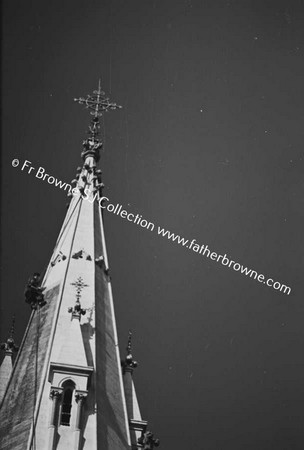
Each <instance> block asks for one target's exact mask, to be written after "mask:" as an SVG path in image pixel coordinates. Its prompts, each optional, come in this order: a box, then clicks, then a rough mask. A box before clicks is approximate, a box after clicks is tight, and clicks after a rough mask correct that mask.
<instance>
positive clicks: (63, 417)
mask: <svg viewBox="0 0 304 450" xmlns="http://www.w3.org/2000/svg"><path fill="white" fill-rule="evenodd" d="M62 387H63V393H62V404H61V413H60V425H63V426H66V427H69V426H70V421H71V410H72V402H73V392H74V390H75V383H73V381H72V380H67V381H65V382H64V383H63V385H62Z"/></svg>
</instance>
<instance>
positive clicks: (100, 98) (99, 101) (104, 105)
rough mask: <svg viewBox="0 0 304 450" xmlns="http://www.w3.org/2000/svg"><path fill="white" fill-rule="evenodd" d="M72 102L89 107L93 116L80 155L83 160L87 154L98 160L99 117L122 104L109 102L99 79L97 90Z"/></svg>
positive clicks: (100, 144) (99, 146) (100, 145)
mask: <svg viewBox="0 0 304 450" xmlns="http://www.w3.org/2000/svg"><path fill="white" fill-rule="evenodd" d="M74 102H77V103H79V104H81V105H85V107H86V108H87V109H90V114H91V115H92V116H94V117H93V119H92V120H91V124H90V125H89V132H88V133H89V139H86V140H84V141H83V143H82V145H83V147H84V150H83V152H82V154H81V156H82V158H83V160H84V161H85V159H86V157H87V156H93V157H94V158H95V160H96V161H98V159H99V149H100V148H101V147H102V142H100V141H99V139H97V136H98V135H99V130H100V122H99V117H101V116H102V114H103V112H107V111H109V110H110V109H113V110H114V109H121V108H122V106H120V105H117V103H112V102H110V99H109V98H108V97H106V94H105V92H104V91H102V90H101V83H100V79H99V82H98V90H97V91H93V94H92V95H90V94H88V95H87V97H86V98H84V97H79V98H74Z"/></svg>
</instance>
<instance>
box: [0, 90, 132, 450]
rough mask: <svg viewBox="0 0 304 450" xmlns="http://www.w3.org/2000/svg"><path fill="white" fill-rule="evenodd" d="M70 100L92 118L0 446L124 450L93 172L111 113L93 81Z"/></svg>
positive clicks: (127, 444) (124, 423) (3, 417)
mask: <svg viewBox="0 0 304 450" xmlns="http://www.w3.org/2000/svg"><path fill="white" fill-rule="evenodd" d="M77 101H78V102H79V103H82V104H85V106H86V107H87V108H89V109H90V110H91V113H92V116H93V117H92V121H91V124H90V126H89V136H88V138H87V139H85V140H84V141H83V151H82V154H81V156H82V159H83V165H82V167H79V168H78V169H77V174H76V178H75V180H73V190H71V192H70V193H69V199H70V202H69V208H68V211H67V214H66V217H65V220H64V222H63V225H62V228H61V231H60V233H59V236H58V239H57V242H56V244H55V247H54V251H53V254H52V257H51V260H50V262H49V265H48V267H47V270H46V273H45V275H44V278H43V280H42V281H41V286H43V288H41V289H43V294H42V291H41V293H40V291H39V295H42V296H43V302H37V305H36V302H35V306H36V307H35V308H33V309H32V312H31V317H30V320H29V324H28V327H27V330H26V332H25V336H24V338H23V342H22V345H21V348H20V351H19V353H18V357H17V359H16V362H15V365H14V367H13V371H12V375H11V378H10V382H9V384H8V387H7V390H6V393H5V397H4V399H3V405H2V409H1V414H0V422H1V429H2V436H1V439H0V447H1V449H2V450H25V449H26V450H31V449H33V450H34V449H35V450H36V449H45V450H61V449H67V448H69V449H75V450H76V449H77V450H97V449H103V450H126V449H128V450H129V449H131V438H130V426H129V418H128V413H127V406H126V400H125V392H124V386H123V375H122V370H121V363H120V355H119V348H118V340H117V331H116V321H115V314H114V304H113V296H112V287H111V279H110V276H109V263H108V256H107V250H106V244H105V234H104V225H103V217H102V210H101V205H102V203H101V201H102V188H103V184H102V180H101V170H100V169H97V162H98V160H99V150H100V148H101V147H102V142H101V141H100V140H99V138H98V135H99V117H100V115H101V114H102V113H103V112H104V111H108V110H109V109H117V108H120V107H119V106H118V105H116V104H115V103H111V102H110V101H109V99H108V98H106V97H105V94H104V92H102V91H101V87H100V83H99V87H98V90H97V91H94V92H93V94H92V95H89V96H87V98H80V99H77ZM31 287H32V285H31ZM34 287H35V286H34ZM41 289H40V290H41Z"/></svg>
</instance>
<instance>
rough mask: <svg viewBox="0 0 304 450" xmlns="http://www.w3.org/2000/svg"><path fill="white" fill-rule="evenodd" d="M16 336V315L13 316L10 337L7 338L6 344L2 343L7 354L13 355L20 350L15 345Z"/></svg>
mask: <svg viewBox="0 0 304 450" xmlns="http://www.w3.org/2000/svg"><path fill="white" fill-rule="evenodd" d="M14 334H15V314H14V315H13V318H12V326H11V329H10V332H9V337H8V338H7V340H6V342H2V343H1V344H0V348H1V350H4V351H5V353H10V354H12V353H13V352H17V351H18V349H19V347H17V346H16V345H15V341H14Z"/></svg>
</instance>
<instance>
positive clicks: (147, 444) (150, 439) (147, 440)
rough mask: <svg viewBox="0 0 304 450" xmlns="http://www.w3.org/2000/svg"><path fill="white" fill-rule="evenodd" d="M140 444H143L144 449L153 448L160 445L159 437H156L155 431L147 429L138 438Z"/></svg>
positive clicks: (151, 449)
mask: <svg viewBox="0 0 304 450" xmlns="http://www.w3.org/2000/svg"><path fill="white" fill-rule="evenodd" d="M137 442H138V444H140V445H141V446H142V448H143V449H144V450H153V448H154V447H159V445H160V441H159V439H154V435H153V433H151V431H146V432H145V433H143V434H142V435H141V436H140V438H138V440H137Z"/></svg>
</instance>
